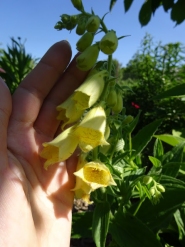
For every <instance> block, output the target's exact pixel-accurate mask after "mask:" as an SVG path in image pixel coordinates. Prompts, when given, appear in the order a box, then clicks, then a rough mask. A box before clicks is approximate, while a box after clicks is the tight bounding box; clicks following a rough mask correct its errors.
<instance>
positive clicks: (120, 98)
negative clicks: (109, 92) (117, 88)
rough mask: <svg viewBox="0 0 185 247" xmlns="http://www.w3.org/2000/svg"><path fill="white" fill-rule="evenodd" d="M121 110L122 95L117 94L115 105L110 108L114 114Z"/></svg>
mask: <svg viewBox="0 0 185 247" xmlns="http://www.w3.org/2000/svg"><path fill="white" fill-rule="evenodd" d="M122 109H123V99H122V94H121V93H119V92H118V93H117V102H116V104H115V105H114V106H113V107H112V110H113V112H114V113H117V114H118V113H120V112H121V110H122Z"/></svg>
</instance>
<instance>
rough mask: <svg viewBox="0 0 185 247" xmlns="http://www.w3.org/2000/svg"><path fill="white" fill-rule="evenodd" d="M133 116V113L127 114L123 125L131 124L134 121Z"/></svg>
mask: <svg viewBox="0 0 185 247" xmlns="http://www.w3.org/2000/svg"><path fill="white" fill-rule="evenodd" d="M133 119H134V118H133V117H132V116H131V115H129V116H127V117H126V118H125V119H124V120H123V125H126V124H129V123H131V122H132V121H133Z"/></svg>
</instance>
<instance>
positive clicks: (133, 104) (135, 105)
mask: <svg viewBox="0 0 185 247" xmlns="http://www.w3.org/2000/svg"><path fill="white" fill-rule="evenodd" d="M131 104H132V106H133V107H135V108H136V109H139V108H140V106H139V105H137V104H136V103H134V102H132V103H131Z"/></svg>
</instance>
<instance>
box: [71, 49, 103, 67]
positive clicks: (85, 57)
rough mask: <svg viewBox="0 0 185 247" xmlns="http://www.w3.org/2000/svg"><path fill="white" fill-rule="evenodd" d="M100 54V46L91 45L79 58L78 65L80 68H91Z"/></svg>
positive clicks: (77, 59)
mask: <svg viewBox="0 0 185 247" xmlns="http://www.w3.org/2000/svg"><path fill="white" fill-rule="evenodd" d="M98 55H99V47H98V45H97V44H95V45H92V46H89V47H88V48H87V49H86V50H85V51H83V52H82V54H80V55H79V56H78V57H77V58H76V63H77V67H78V68H79V69H80V70H83V71H87V70H90V69H91V68H92V67H93V66H94V64H95V63H96V61H97V59H98Z"/></svg>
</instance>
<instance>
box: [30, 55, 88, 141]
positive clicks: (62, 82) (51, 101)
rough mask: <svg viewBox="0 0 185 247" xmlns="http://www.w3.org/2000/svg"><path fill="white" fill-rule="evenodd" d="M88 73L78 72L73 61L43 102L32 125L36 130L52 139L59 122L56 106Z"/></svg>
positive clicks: (74, 60)
mask: <svg viewBox="0 0 185 247" xmlns="http://www.w3.org/2000/svg"><path fill="white" fill-rule="evenodd" d="M87 74H88V72H84V71H80V70H79V69H78V68H77V67H76V57H75V58H74V59H73V61H72V62H71V64H70V65H69V67H68V68H67V70H66V71H65V73H64V74H63V75H62V76H61V77H60V79H59V81H58V82H57V83H56V84H55V86H54V87H53V89H52V90H51V92H50V94H49V95H48V97H47V98H46V100H45V101H44V104H43V106H42V108H41V111H40V113H39V116H38V118H37V120H36V122H35V124H34V127H35V129H36V130H39V132H42V133H43V134H45V135H46V136H50V137H53V136H54V135H55V133H56V131H57V129H58V127H59V124H60V122H59V121H58V120H56V117H57V114H58V113H57V111H56V106H58V105H59V104H61V103H62V102H63V101H65V100H66V99H67V98H68V97H69V96H70V95H71V94H72V93H73V92H74V90H75V89H76V88H77V87H78V86H79V85H80V84H81V83H82V82H83V81H84V79H85V77H86V76H87Z"/></svg>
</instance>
